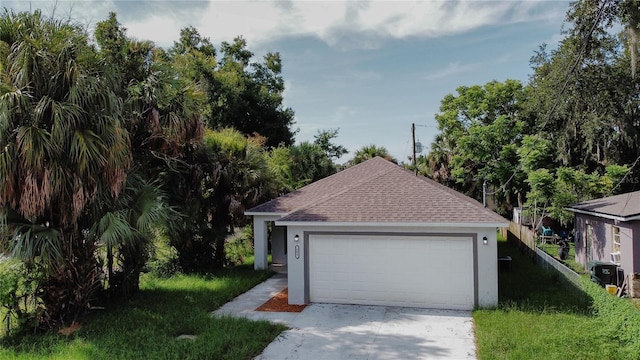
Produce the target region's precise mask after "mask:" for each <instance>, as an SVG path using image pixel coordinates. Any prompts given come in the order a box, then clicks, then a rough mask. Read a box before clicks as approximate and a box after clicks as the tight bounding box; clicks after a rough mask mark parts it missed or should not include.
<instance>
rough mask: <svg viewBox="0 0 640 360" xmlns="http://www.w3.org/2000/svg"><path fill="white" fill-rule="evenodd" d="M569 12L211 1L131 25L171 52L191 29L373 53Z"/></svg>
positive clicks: (500, 4) (495, 5) (481, 5)
mask: <svg viewBox="0 0 640 360" xmlns="http://www.w3.org/2000/svg"><path fill="white" fill-rule="evenodd" d="M565 6H566V5H565V4H560V7H559V4H558V3H556V2H540V1H367V2H364V1H358V2H351V1H290V2H283V1H279V0H275V1H212V2H210V3H209V6H208V7H203V6H202V5H201V4H200V6H198V9H197V10H198V11H194V13H192V14H191V16H190V17H188V18H185V17H184V16H180V18H179V19H180V21H179V22H180V23H178V22H177V21H176V20H175V19H176V17H175V14H173V13H170V12H169V13H156V14H153V16H152V19H149V18H148V17H146V16H145V17H141V19H142V20H141V21H139V22H136V21H135V20H133V19H132V17H130V16H128V18H129V21H127V23H126V24H125V25H126V26H127V27H128V28H129V29H130V32H131V33H132V34H133V35H135V36H137V37H140V38H149V39H150V40H154V41H155V42H157V43H158V44H160V45H168V44H169V43H170V41H172V40H173V39H175V38H176V37H177V33H175V31H176V28H179V27H184V26H187V25H193V26H195V27H196V28H198V29H199V30H200V32H201V33H202V34H203V35H205V36H208V37H210V38H211V39H212V40H213V42H214V43H219V42H220V41H229V40H231V39H232V38H233V37H235V36H238V35H242V36H244V37H245V38H247V39H248V40H249V41H250V43H251V44H252V45H255V44H259V43H263V42H268V41H272V40H278V39H282V38H287V37H299V36H314V37H317V38H319V39H322V40H323V41H324V42H326V43H327V44H329V45H331V46H339V47H342V46H345V43H346V45H347V46H348V47H357V48H375V47H376V46H377V44H378V43H379V42H381V41H383V40H384V39H389V38H393V39H405V38H411V37H438V36H445V35H453V34H458V33H461V32H465V31H470V30H473V29H476V28H479V27H482V26H488V25H496V24H500V25H504V24H511V23H517V22H524V21H527V22H534V21H544V20H548V18H549V17H550V16H552V15H551V14H557V13H558V9H559V8H562V9H563V10H564V8H565ZM187 21H189V23H187Z"/></svg>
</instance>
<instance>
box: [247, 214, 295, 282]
mask: <svg viewBox="0 0 640 360" xmlns="http://www.w3.org/2000/svg"><path fill="white" fill-rule="evenodd" d="M245 215H247V216H252V217H253V239H254V243H253V249H254V250H253V251H254V257H255V258H254V263H253V268H254V269H255V270H266V269H268V268H269V262H268V259H267V256H268V253H269V223H270V222H274V221H277V220H279V219H281V218H282V217H284V216H285V215H287V214H286V213H262V212H246V213H245ZM279 234H280V233H279ZM281 235H282V236H278V237H277V239H274V241H278V242H282V245H281V246H280V245H278V246H276V247H277V249H280V248H282V249H283V250H284V243H285V240H286V239H285V238H284V236H286V234H285V233H283V234H281ZM285 253H286V250H285Z"/></svg>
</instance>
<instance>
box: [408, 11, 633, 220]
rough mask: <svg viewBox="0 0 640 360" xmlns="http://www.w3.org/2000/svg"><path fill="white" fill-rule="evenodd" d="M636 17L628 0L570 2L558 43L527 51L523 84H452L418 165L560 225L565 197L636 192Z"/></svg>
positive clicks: (501, 205) (505, 209)
mask: <svg viewBox="0 0 640 360" xmlns="http://www.w3.org/2000/svg"><path fill="white" fill-rule="evenodd" d="M638 19H640V5H639V4H638V3H637V2H635V1H630V0H618V1H605V0H583V1H576V2H574V3H572V4H571V6H570V8H569V10H568V12H567V16H566V22H567V25H568V27H567V30H566V31H565V32H564V38H563V40H562V41H560V43H559V45H558V48H557V49H554V50H551V51H549V50H548V49H547V47H546V46H545V45H543V46H541V47H540V49H539V50H538V51H536V52H535V54H534V56H533V57H532V59H531V66H532V69H533V74H532V76H531V77H530V79H529V82H528V83H527V84H522V83H521V82H519V81H514V80H506V81H504V82H498V81H492V82H490V83H487V84H485V85H482V86H480V85H477V86H471V87H460V88H458V89H457V93H456V94H451V95H447V96H446V97H445V98H444V99H443V100H442V102H441V107H440V112H439V113H438V114H437V115H436V120H437V122H438V127H439V130H440V133H439V134H438V135H437V137H436V139H435V141H434V143H433V144H432V149H431V151H430V153H429V155H428V157H426V158H423V159H422V163H423V165H422V169H423V171H424V172H425V173H427V174H429V175H430V176H431V177H433V178H434V179H436V180H438V181H440V182H442V183H444V184H447V185H448V186H451V187H454V188H456V189H458V190H460V191H462V192H465V193H467V194H468V195H470V196H473V197H475V198H476V199H478V200H481V197H482V186H483V183H486V184H488V189H489V190H488V191H487V192H488V193H489V195H490V196H492V197H494V198H495V200H496V204H497V208H498V210H499V211H500V212H502V213H503V214H504V215H507V216H508V214H509V212H510V211H511V209H512V208H513V207H515V206H526V207H528V208H529V209H530V211H533V210H534V209H535V211H537V212H538V213H542V212H546V213H548V214H549V215H550V216H551V217H553V218H555V219H557V220H559V221H560V222H562V223H567V222H569V221H570V219H571V216H570V214H569V213H567V212H566V211H565V210H564V207H566V206H567V205H570V204H571V203H575V202H578V201H582V200H587V199H591V198H595V197H600V196H608V195H611V194H614V193H620V192H626V191H631V190H636V189H637V180H636V181H634V179H638V178H639V177H638V175H639V174H640V170H639V169H640V166H638V164H637V162H638V161H637V159H638V156H639V155H640V148H639V147H638V140H639V131H640V117H639V116H638V114H639V110H640V107H639V105H640V102H639V101H640V100H639V99H640V86H639V85H640V83H639V82H638V78H637V76H636V63H637V52H638V35H637V34H638V32H639V31H640V30H639V28H638ZM616 29H623V30H622V31H620V32H617V31H616ZM419 168H420V167H419Z"/></svg>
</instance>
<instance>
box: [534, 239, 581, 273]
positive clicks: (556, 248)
mask: <svg viewBox="0 0 640 360" xmlns="http://www.w3.org/2000/svg"><path fill="white" fill-rule="evenodd" d="M569 246H570V247H569V255H568V256H567V258H566V259H565V260H560V257H559V255H558V254H559V253H560V245H558V244H542V245H540V249H541V250H542V251H544V252H546V253H547V254H549V255H551V256H553V257H554V258H555V259H556V260H558V261H560V262H561V263H563V264H564V265H566V266H567V267H568V268H569V269H571V270H573V271H575V272H577V273H578V274H586V273H588V271H587V270H586V269H585V268H584V266H582V264H580V263H578V262H577V261H576V244H575V243H573V242H570V243H569Z"/></svg>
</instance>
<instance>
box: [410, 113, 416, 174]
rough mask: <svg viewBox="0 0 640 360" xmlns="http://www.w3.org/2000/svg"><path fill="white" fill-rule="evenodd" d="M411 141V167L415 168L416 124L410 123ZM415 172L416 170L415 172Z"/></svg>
mask: <svg viewBox="0 0 640 360" xmlns="http://www.w3.org/2000/svg"><path fill="white" fill-rule="evenodd" d="M411 139H412V143H413V158H412V160H413V166H414V167H415V166H416V124H415V123H411ZM416 171H417V170H416Z"/></svg>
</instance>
